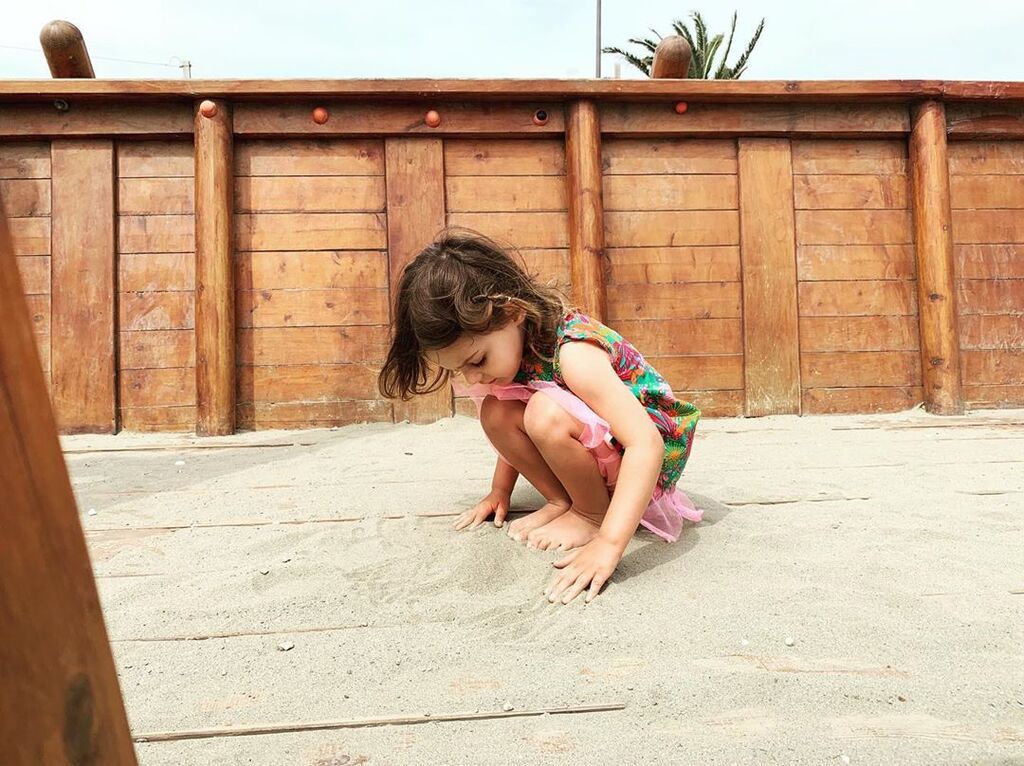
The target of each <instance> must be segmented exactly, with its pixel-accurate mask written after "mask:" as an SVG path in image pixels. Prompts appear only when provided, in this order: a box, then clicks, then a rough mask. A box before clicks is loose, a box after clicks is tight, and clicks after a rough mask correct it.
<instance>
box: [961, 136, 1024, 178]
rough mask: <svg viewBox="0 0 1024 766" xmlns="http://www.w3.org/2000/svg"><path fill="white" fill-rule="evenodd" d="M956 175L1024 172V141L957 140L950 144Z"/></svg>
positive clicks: (1016, 173)
mask: <svg viewBox="0 0 1024 766" xmlns="http://www.w3.org/2000/svg"><path fill="white" fill-rule="evenodd" d="M949 172H950V173H952V174H954V175H965V174H973V173H980V174H985V175H993V174H1009V175H1020V174H1021V173H1024V141H956V142H954V143H952V144H950V145H949Z"/></svg>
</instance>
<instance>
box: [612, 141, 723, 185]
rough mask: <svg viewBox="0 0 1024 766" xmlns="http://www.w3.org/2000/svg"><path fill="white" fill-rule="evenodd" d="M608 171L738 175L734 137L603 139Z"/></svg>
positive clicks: (624, 173) (617, 173)
mask: <svg viewBox="0 0 1024 766" xmlns="http://www.w3.org/2000/svg"><path fill="white" fill-rule="evenodd" d="M602 151H603V154H604V158H603V162H602V168H603V169H604V173H605V175H608V176H613V175H668V174H684V175H691V174H702V175H716V174H718V175H733V176H734V175H736V172H737V171H736V168H737V160H736V142H735V141H734V140H731V139H721V138H719V139H714V138H707V139H700V138H617V137H609V138H607V139H605V140H604V141H603V145H602Z"/></svg>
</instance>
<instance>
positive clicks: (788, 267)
mask: <svg viewBox="0 0 1024 766" xmlns="http://www.w3.org/2000/svg"><path fill="white" fill-rule="evenodd" d="M739 169H740V172H739V179H740V243H741V244H740V257H741V259H742V262H743V317H744V322H743V352H744V358H745V360H746V364H745V366H744V381H745V383H744V390H745V392H746V396H745V399H746V414H747V415H750V416H754V417H757V416H761V415H781V414H799V413H800V340H799V333H798V319H797V318H798V312H797V290H796V287H797V281H796V235H795V231H794V220H793V215H794V213H793V161H792V154H791V151H790V145H789V141H787V140H785V139H747V138H741V139H740V141H739Z"/></svg>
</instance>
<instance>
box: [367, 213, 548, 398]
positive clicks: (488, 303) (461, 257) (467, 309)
mask: <svg viewBox="0 0 1024 766" xmlns="http://www.w3.org/2000/svg"><path fill="white" fill-rule="evenodd" d="M566 308H567V304H566V301H565V299H564V297H563V296H562V294H561V293H560V292H559V291H558V290H557V289H555V288H553V287H547V286H544V285H540V284H538V283H537V282H535V281H534V280H533V279H532V278H531V277H530V276H529V275H528V274H527V273H526V271H525V270H524V269H523V268H522V267H521V266H520V265H519V264H517V263H516V262H515V260H513V259H512V257H511V256H510V255H509V253H508V252H506V251H505V250H504V249H503V248H502V247H501V246H499V245H498V244H496V243H495V242H494V241H492V240H490V239H488V238H487V237H485V236H483V235H482V234H478V233H476V232H472V231H468V230H449V231H445V232H444V233H442V234H441V235H440V236H439V237H438V239H437V240H435V241H434V242H433V243H431V244H430V245H428V246H427V247H426V248H424V249H423V250H422V252H420V253H419V255H417V256H416V258H415V259H413V260H412V261H411V262H410V263H409V265H408V266H406V267H405V270H404V271H403V272H402V278H401V280H400V281H399V285H398V294H397V296H396V299H395V306H394V314H393V319H394V325H393V327H392V336H391V348H390V349H389V350H388V356H387V360H386V361H385V362H384V368H383V369H382V370H381V372H380V376H379V378H378V379H377V385H378V388H379V389H380V392H381V394H383V395H384V396H385V397H387V398H388V399H397V398H401V399H403V400H406V399H409V398H410V396H412V395H413V394H426V393H430V392H431V391H436V390H437V389H439V388H441V387H442V386H443V385H445V384H447V382H448V379H449V377H450V373H449V372H448V371H447V370H443V369H438V370H437V372H436V374H434V375H431V371H430V367H429V365H428V364H427V360H426V357H425V355H424V354H425V352H426V351H431V350H437V349H442V348H445V347H446V346H450V345H451V344H452V343H454V342H455V341H457V340H458V339H459V337H460V336H461V335H462V334H463V333H486V332H492V331H494V330H500V329H501V328H502V327H504V326H505V325H506V324H508V323H509V322H511V321H512V320H513V319H515V318H516V316H517V315H518V313H519V312H522V314H523V316H524V319H525V321H524V323H523V324H524V328H525V331H526V337H525V340H524V346H525V347H526V348H527V349H529V350H530V351H532V352H533V353H534V354H535V355H537V356H538V357H541V358H547V359H549V358H550V357H551V354H552V353H553V350H554V347H555V330H556V328H557V327H558V323H559V321H560V319H561V318H562V315H563V314H564V313H565V310H566Z"/></svg>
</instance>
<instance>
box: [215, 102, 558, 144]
mask: <svg viewBox="0 0 1024 766" xmlns="http://www.w3.org/2000/svg"><path fill="white" fill-rule="evenodd" d="M314 106H319V107H323V108H325V109H327V111H328V113H329V115H330V119H329V120H328V121H327V122H326V123H323V124H318V123H316V122H314V121H313V118H312V109H313V107H314ZM428 109H434V110H436V111H437V112H438V114H439V115H440V117H441V122H440V124H439V125H437V126H435V127H431V126H429V125H427V124H426V120H425V114H426V112H427V110H428ZM538 109H543V110H545V111H546V112H547V114H548V120H547V123H546V124H542V125H537V124H535V123H534V120H533V115H534V112H535V111H536V110H538ZM564 131H565V120H564V118H563V115H562V109H561V104H558V103H531V104H515V103H499V104H479V103H477V104H473V103H440V104H436V103H435V104H431V105H430V106H424V105H422V104H416V103H388V102H380V101H378V102H377V103H359V102H354V101H335V100H333V99H324V100H322V101H320V102H318V103H316V104H297V103H288V102H285V103H280V102H278V103H251V102H245V101H240V102H237V103H236V106H235V133H236V134H237V135H239V136H252V137H260V136H276V135H282V134H283V135H291V136H359V135H374V136H381V135H386V136H408V135H422V136H427V137H431V136H438V135H459V134H474V135H479V134H490V135H495V136H510V135H523V136H531V135H545V134H552V133H562V132H564Z"/></svg>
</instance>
